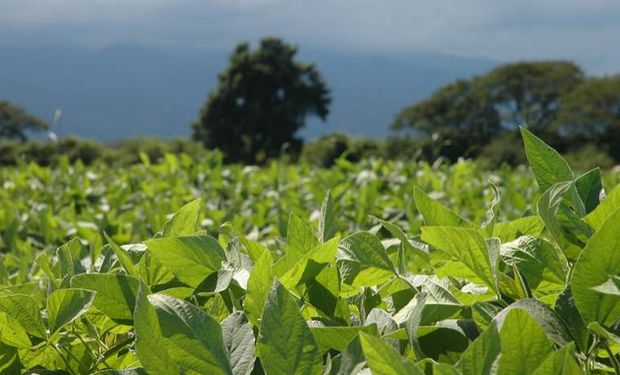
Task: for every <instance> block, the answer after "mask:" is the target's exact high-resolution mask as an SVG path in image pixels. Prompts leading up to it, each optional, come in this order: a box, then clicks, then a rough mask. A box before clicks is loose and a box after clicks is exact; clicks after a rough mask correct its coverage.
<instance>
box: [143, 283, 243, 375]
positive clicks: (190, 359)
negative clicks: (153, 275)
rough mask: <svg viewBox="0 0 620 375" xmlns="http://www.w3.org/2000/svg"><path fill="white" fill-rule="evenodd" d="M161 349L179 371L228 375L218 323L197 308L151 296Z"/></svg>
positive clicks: (165, 297) (189, 304)
mask: <svg viewBox="0 0 620 375" xmlns="http://www.w3.org/2000/svg"><path fill="white" fill-rule="evenodd" d="M148 300H149V302H150V303H151V305H153V307H154V308H155V312H156V313H157V318H158V319H159V327H160V330H161V334H162V337H163V338H164V342H165V345H164V347H165V348H166V349H167V350H168V353H169V355H170V356H171V357H172V358H174V359H175V361H176V363H177V365H178V366H179V367H180V368H181V369H187V370H193V371H196V372H198V373H202V374H232V368H231V365H230V360H229V358H228V353H227V352H226V348H225V347H224V341H223V338H222V329H221V327H220V325H219V324H218V322H217V321H216V320H215V319H213V318H212V317H210V316H209V315H207V314H206V313H204V312H203V311H202V310H200V308H198V307H197V306H195V305H193V304H191V303H189V302H186V301H183V300H180V299H178V298H175V297H171V296H167V295H164V294H151V295H149V296H148Z"/></svg>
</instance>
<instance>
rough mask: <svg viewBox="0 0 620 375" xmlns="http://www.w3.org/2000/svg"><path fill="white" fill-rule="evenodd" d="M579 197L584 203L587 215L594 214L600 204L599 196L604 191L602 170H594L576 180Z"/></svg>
mask: <svg viewBox="0 0 620 375" xmlns="http://www.w3.org/2000/svg"><path fill="white" fill-rule="evenodd" d="M575 186H576V187H577V192H578V193H579V197H580V198H581V200H582V201H583V204H584V206H585V209H586V213H590V212H592V210H594V209H595V208H596V206H598V204H599V196H600V193H601V190H603V184H602V181H601V170H600V168H594V169H592V170H590V171H588V172H586V173H584V174H582V175H581V176H579V177H577V178H576V179H575Z"/></svg>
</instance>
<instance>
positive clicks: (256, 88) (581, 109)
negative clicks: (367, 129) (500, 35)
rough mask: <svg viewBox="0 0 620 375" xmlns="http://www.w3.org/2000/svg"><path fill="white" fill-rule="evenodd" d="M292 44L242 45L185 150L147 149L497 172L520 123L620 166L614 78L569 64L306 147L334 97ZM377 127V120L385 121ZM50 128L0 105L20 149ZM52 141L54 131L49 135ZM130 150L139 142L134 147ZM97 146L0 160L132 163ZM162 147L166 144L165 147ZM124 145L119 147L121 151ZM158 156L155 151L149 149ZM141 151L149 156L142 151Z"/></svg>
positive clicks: (513, 150) (466, 82)
mask: <svg viewBox="0 0 620 375" xmlns="http://www.w3.org/2000/svg"><path fill="white" fill-rule="evenodd" d="M296 54H297V47H295V46H292V45H290V44H287V43H285V42H284V41H282V40H280V39H277V38H266V39H263V40H262V41H261V42H260V44H259V46H258V47H257V48H256V49H254V50H253V49H252V48H250V45H249V44H248V43H241V44H239V45H238V46H237V47H236V48H235V49H234V50H233V53H232V54H231V56H230V61H229V65H228V66H227V67H226V69H225V70H224V71H223V72H221V73H220V75H219V76H218V84H217V87H215V88H214V89H213V90H212V91H211V92H210V93H209V95H208V98H207V100H206V102H205V103H204V105H203V106H202V108H201V109H200V110H199V113H198V119H197V120H196V121H194V122H193V123H192V124H191V129H192V139H193V140H194V141H195V142H197V143H193V142H190V141H183V142H181V143H182V144H183V147H181V148H179V144H181V143H177V144H175V143H174V142H172V143H169V142H157V141H153V140H151V141H150V143H148V142H147V144H146V145H150V147H152V149H151V150H150V151H149V152H152V153H153V154H158V155H163V154H165V153H166V152H176V151H180V150H182V149H183V148H184V147H191V148H192V150H191V154H192V155H196V154H197V152H198V151H197V149H199V148H200V147H198V146H197V144H202V145H203V146H204V147H205V148H206V149H210V150H215V149H217V150H219V151H221V152H222V155H223V158H224V160H225V161H226V162H238V163H246V164H257V163H258V164H260V163H264V162H266V161H268V160H270V159H272V158H276V157H280V156H281V155H282V153H286V154H287V156H288V157H289V158H290V159H292V160H297V159H298V158H302V159H305V160H308V161H310V162H312V163H314V164H317V165H322V166H329V165H331V164H333V163H334V161H335V160H337V159H338V158H345V159H349V160H356V159H359V158H363V157H383V158H397V159H398V158H402V159H421V160H428V161H435V160H437V159H438V158H443V159H446V160H449V161H455V160H457V159H458V158H460V157H465V158H478V159H480V160H481V161H482V162H483V163H484V164H486V165H488V166H491V167H494V166H498V165H501V164H502V163H508V164H512V165H516V164H521V163H523V162H525V156H524V154H523V151H522V150H523V147H522V145H521V140H520V138H519V136H518V132H517V129H518V126H519V125H522V126H526V127H527V128H529V129H530V130H531V131H533V132H534V133H535V134H537V135H538V136H540V137H541V138H542V139H544V140H545V142H547V143H548V144H550V145H551V146H552V147H554V148H555V149H557V150H559V151H560V152H563V153H566V154H568V155H574V158H575V159H576V162H577V164H579V163H580V162H581V164H583V163H584V162H582V161H581V160H580V159H585V162H586V164H587V163H592V164H596V165H601V166H607V165H611V164H613V163H620V146H619V145H620V75H616V76H605V77H589V76H587V75H586V74H585V73H584V72H583V70H582V69H581V68H580V67H579V66H577V65H576V64H574V63H572V62H566V61H545V62H518V63H510V64H504V65H501V66H499V67H497V68H496V69H493V70H492V71H490V72H488V73H487V74H485V75H481V76H476V77H471V78H469V79H461V80H457V81H456V82H453V83H450V84H447V85H445V86H443V87H441V88H439V89H438V90H437V91H436V92H435V93H433V94H432V95H431V96H430V97H428V98H427V99H425V100H422V101H420V102H416V103H413V104H412V105H410V106H408V107H406V108H404V109H403V110H401V111H400V112H399V113H398V114H396V116H395V120H394V122H393V123H392V124H391V129H392V130H393V132H394V133H393V135H392V136H391V137H389V138H388V139H385V140H371V139H358V138H351V137H349V136H347V135H343V134H332V135H328V136H324V137H322V138H320V139H319V140H315V141H312V142H310V143H308V144H306V145H304V144H303V140H302V139H301V138H300V137H299V134H298V131H299V130H300V129H301V128H303V127H304V126H305V120H306V118H307V117H309V116H316V117H319V118H320V119H323V120H324V119H326V118H327V116H328V114H329V107H330V105H331V102H332V98H331V96H330V90H329V85H328V83H327V82H326V81H325V80H324V79H323V77H322V76H321V74H320V72H319V69H318V67H317V66H316V65H315V64H313V63H308V62H304V61H299V60H298V59H297V58H296ZM384 125H385V124H377V126H384ZM46 129H47V124H45V123H44V122H43V121H41V120H39V119H37V118H35V117H33V116H31V115H29V114H28V113H26V111H24V110H22V109H20V108H18V107H15V106H13V105H11V104H10V103H8V102H0V139H3V138H5V139H13V140H17V141H20V142H24V140H25V139H26V134H27V133H28V132H31V131H37V130H39V131H40V130H46ZM51 135H52V137H51V138H54V137H55V135H53V134H51ZM134 143H135V144H134ZM134 143H132V142H131V141H130V142H127V143H120V145H119V144H117V145H115V146H113V147H104V146H102V145H100V144H97V143H93V142H81V141H77V140H75V139H68V140H62V141H61V142H51V143H50V144H46V143H35V144H26V145H21V144H9V143H7V144H4V145H2V147H4V149H3V150H0V152H2V151H3V152H2V156H0V158H1V160H0V162H2V163H10V162H11V160H14V159H15V158H16V157H17V158H25V159H30V160H35V161H37V162H39V163H43V164H45V163H49V162H52V161H53V160H52V159H53V158H54V157H55V156H54V155H56V154H57V153H64V154H65V155H67V157H69V159H74V158H77V159H80V160H83V161H85V162H91V161H94V160H99V159H101V160H104V161H107V162H120V163H128V162H131V161H132V160H134V161H136V160H138V156H137V155H135V154H133V155H132V154H131V152H134V151H135V148H136V147H138V146H143V145H140V142H134ZM169 148H172V149H171V150H169ZM119 150H120V151H119ZM155 150H157V151H155ZM147 153H148V152H147Z"/></svg>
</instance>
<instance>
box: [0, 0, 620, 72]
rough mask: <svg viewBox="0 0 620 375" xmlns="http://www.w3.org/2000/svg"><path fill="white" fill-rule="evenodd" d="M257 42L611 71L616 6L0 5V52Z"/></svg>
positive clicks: (367, 2)
mask: <svg viewBox="0 0 620 375" xmlns="http://www.w3.org/2000/svg"><path fill="white" fill-rule="evenodd" d="M264 35H278V36H282V37H284V38H287V39H289V40H291V41H293V42H295V43H298V44H299V45H300V46H303V47H304V48H327V49H338V50H341V49H348V50H356V51H357V50H359V51H364V52H369V51H370V52H377V53H381V54H390V53H402V52H407V51H411V50H426V51H435V52H441V53H446V54H453V55H460V56H471V57H485V58H491V59H495V60H499V61H509V60H526V59H550V58H553V59H555V58H561V59H571V60H575V61H577V62H578V63H580V64H582V65H583V66H584V67H585V68H586V69H587V71H588V72H590V73H596V74H600V73H616V72H619V71H620V48H618V47H619V46H620V42H619V40H620V1H619V0H584V1H581V0H548V1H534V0H520V1H499V0H434V1H412V0H372V1H371V0H331V1H327V0H312V1H310V0H306V1H298V0H175V1H164V0H88V1H86V0H0V44H21V45H25V46H26V47H27V46H36V45H41V44H48V43H62V44H68V45H78V46H87V47H91V48H99V47H105V46H109V45H113V44H119V43H122V44H125V43H140V44H147V45H178V46H191V47H198V48H212V49H227V50H228V49H230V48H231V45H233V44H235V43H237V42H238V41H240V40H256V39H257V38H259V37H261V36H264Z"/></svg>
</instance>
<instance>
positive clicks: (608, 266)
mask: <svg viewBox="0 0 620 375" xmlns="http://www.w3.org/2000/svg"><path fill="white" fill-rule="evenodd" d="M618 228H620V210H618V211H616V213H614V214H613V215H611V216H610V217H609V219H607V221H606V222H605V224H603V226H601V228H600V229H599V230H598V231H596V232H595V233H594V235H593V236H592V238H590V241H589V242H588V243H587V245H586V247H585V248H584V249H583V251H582V252H581V254H580V255H579V258H578V259H577V262H576V263H575V266H574V268H573V274H572V279H571V290H572V292H573V298H574V299H575V304H576V306H577V309H578V310H579V313H580V314H581V316H582V317H583V319H584V320H585V321H586V322H587V323H590V322H599V323H600V324H602V325H603V326H609V325H611V324H613V323H614V321H616V320H617V319H618V317H619V316H620V296H616V295H610V294H601V293H599V292H597V291H596V290H594V289H592V288H595V287H597V286H599V285H601V284H603V283H605V282H606V281H607V280H608V279H609V278H611V277H613V276H617V275H620V251H618V249H619V248H620V231H619V230H618Z"/></svg>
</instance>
